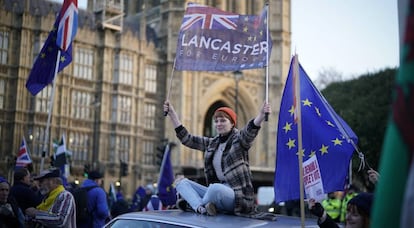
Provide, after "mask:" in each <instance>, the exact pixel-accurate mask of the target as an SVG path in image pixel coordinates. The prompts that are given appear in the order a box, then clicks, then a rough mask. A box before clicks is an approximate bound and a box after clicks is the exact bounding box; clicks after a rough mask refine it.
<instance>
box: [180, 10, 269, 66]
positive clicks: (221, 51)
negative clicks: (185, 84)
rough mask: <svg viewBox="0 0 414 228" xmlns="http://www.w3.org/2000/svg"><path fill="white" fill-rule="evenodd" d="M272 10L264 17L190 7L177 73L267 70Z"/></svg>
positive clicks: (186, 14)
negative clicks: (268, 23)
mask: <svg viewBox="0 0 414 228" xmlns="http://www.w3.org/2000/svg"><path fill="white" fill-rule="evenodd" d="M267 14H268V6H265V7H264V8H263V10H262V12H261V14H260V15H239V14H235V13H232V12H226V11H223V10H220V9H217V8H214V7H209V6H204V5H200V4H194V3H189V4H188V7H187V9H186V12H185V14H184V17H183V20H182V23H181V28H180V34H179V37H178V43H177V50H176V61H175V69H176V70H194V71H235V70H244V69H254V68H263V67H265V66H266V64H267V62H268V57H269V56H270V52H271V49H272V39H271V37H270V34H268V31H267V30H268V29H267V22H268V20H267V17H268V15H267Z"/></svg>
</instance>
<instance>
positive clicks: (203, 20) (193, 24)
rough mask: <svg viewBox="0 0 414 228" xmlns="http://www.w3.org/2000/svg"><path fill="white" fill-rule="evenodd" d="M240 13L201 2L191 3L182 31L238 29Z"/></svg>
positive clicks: (184, 18)
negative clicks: (201, 3) (200, 3)
mask: <svg viewBox="0 0 414 228" xmlns="http://www.w3.org/2000/svg"><path fill="white" fill-rule="evenodd" d="M238 19H239V15H238V14H235V13H231V12H226V11H222V10H219V9H217V8H213V7H208V6H204V5H199V4H189V5H188V7H187V10H186V13H185V15H184V17H183V23H182V24H181V31H185V30H188V29H200V28H201V29H211V30H218V29H232V30H236V29H237V21H238Z"/></svg>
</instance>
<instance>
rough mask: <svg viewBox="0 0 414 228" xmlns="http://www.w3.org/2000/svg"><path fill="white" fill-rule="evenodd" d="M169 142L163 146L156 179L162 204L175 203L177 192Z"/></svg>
mask: <svg viewBox="0 0 414 228" xmlns="http://www.w3.org/2000/svg"><path fill="white" fill-rule="evenodd" d="M170 155H171V149H170V144H168V145H167V146H166V147H165V153H164V158H163V160H162V164H161V169H160V177H159V181H158V197H159V198H160V200H161V202H162V204H163V205H164V206H170V205H175V201H176V200H177V194H176V190H175V187H174V185H173V184H174V174H173V167H172V164H171V156H170Z"/></svg>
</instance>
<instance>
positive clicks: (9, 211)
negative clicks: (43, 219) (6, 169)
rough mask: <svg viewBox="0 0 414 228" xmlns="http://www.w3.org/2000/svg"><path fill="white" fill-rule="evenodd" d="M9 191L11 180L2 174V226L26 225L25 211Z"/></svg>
mask: <svg viewBox="0 0 414 228" xmlns="http://www.w3.org/2000/svg"><path fill="white" fill-rule="evenodd" d="M9 193H10V184H9V182H8V181H7V180H6V179H5V178H4V177H1V176H0V227H5V228H8V227H10V228H12V227H13V228H14V227H24V215H23V212H22V211H21V210H20V208H19V206H18V204H17V202H16V200H15V199H14V197H13V196H11V195H9Z"/></svg>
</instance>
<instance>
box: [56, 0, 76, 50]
mask: <svg viewBox="0 0 414 228" xmlns="http://www.w3.org/2000/svg"><path fill="white" fill-rule="evenodd" d="M77 29H78V0H65V1H64V2H63V5H62V9H61V10H60V13H59V27H58V33H57V39H56V44H57V45H58V46H59V47H60V49H62V50H63V51H66V50H67V49H68V48H69V46H70V44H71V43H72V40H74V39H75V35H76V31H77Z"/></svg>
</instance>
